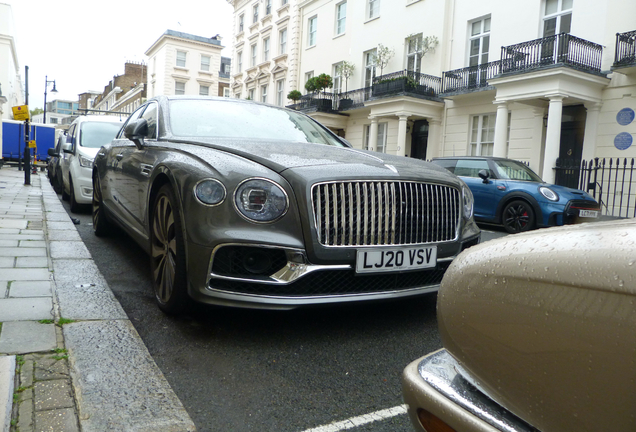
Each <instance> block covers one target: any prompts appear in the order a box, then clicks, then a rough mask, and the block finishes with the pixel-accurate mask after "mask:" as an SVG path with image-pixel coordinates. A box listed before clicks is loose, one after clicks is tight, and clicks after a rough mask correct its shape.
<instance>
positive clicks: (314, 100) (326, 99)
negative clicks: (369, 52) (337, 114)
mask: <svg viewBox="0 0 636 432" xmlns="http://www.w3.org/2000/svg"><path fill="white" fill-rule="evenodd" d="M336 99H337V98H336V95H334V94H333V93H328V92H320V93H309V94H306V95H304V96H302V97H301V98H300V100H299V101H298V102H297V103H295V104H293V105H287V107H288V108H292V109H296V110H299V111H321V112H332V111H335V110H337V109H338V106H337V103H336Z"/></svg>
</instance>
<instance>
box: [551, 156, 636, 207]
mask: <svg viewBox="0 0 636 432" xmlns="http://www.w3.org/2000/svg"><path fill="white" fill-rule="evenodd" d="M635 161H636V159H635V158H631V159H628V158H616V159H612V158H602V159H601V158H594V159H590V160H589V161H585V160H583V161H581V162H578V161H572V160H559V159H557V163H556V167H555V169H556V181H555V183H556V184H559V185H563V186H569V187H574V188H577V189H581V190H584V191H586V192H588V193H589V194H591V195H592V196H593V197H594V198H595V199H596V200H597V201H598V202H599V203H600V204H601V211H602V213H603V215H605V216H615V217H629V218H633V217H636V169H635V167H634V163H635Z"/></svg>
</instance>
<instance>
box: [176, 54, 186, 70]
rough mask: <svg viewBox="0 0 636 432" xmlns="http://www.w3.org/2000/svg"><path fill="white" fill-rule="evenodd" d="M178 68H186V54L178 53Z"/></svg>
mask: <svg viewBox="0 0 636 432" xmlns="http://www.w3.org/2000/svg"><path fill="white" fill-rule="evenodd" d="M177 66H178V67H186V52H185V51H177Z"/></svg>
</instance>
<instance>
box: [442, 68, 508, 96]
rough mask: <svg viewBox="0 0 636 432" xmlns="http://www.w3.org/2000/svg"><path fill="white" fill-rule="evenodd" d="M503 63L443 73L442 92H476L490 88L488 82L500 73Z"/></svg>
mask: <svg viewBox="0 0 636 432" xmlns="http://www.w3.org/2000/svg"><path fill="white" fill-rule="evenodd" d="M500 68H501V61H499V60H497V61H494V62H489V63H484V64H480V65H476V66H469V67H465V68H462V69H455V70H451V71H445V72H443V73H442V92H443V93H453V92H458V91H466V90H476V89H480V88H484V87H488V86H489V85H488V80H489V79H492V78H494V77H495V75H498V74H499V73H500Z"/></svg>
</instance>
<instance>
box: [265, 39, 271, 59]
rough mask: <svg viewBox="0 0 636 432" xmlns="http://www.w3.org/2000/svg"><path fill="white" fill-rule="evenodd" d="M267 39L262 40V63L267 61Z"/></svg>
mask: <svg viewBox="0 0 636 432" xmlns="http://www.w3.org/2000/svg"><path fill="white" fill-rule="evenodd" d="M269 40H270V38H269V37H266V38H264V39H263V61H264V62H266V61H269Z"/></svg>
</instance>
